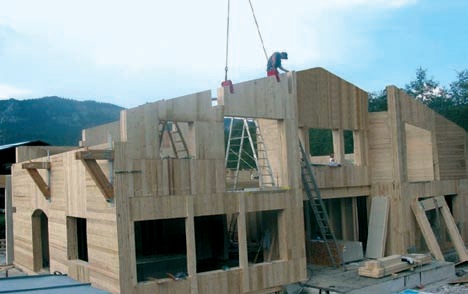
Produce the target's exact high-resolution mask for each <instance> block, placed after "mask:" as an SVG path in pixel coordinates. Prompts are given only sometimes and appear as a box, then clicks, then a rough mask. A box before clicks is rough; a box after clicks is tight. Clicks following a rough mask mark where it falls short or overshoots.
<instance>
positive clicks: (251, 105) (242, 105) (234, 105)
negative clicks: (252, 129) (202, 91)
mask: <svg viewBox="0 0 468 294" xmlns="http://www.w3.org/2000/svg"><path fill="white" fill-rule="evenodd" d="M291 75H292V73H290V74H283V75H281V79H280V82H277V81H276V79H275V78H273V77H270V78H262V79H257V80H253V81H248V82H243V83H239V84H235V85H234V93H231V92H230V91H229V89H227V88H221V89H219V91H218V104H219V105H224V115H225V116H234V117H239V116H240V117H248V118H270V119H282V118H285V117H288V111H287V104H288V103H290V93H289V83H291V81H289V80H288V79H290V78H291V77H290V76H291Z"/></svg>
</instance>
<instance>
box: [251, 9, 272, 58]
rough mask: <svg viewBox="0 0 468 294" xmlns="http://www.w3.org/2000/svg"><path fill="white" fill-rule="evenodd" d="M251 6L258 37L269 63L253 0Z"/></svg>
mask: <svg viewBox="0 0 468 294" xmlns="http://www.w3.org/2000/svg"><path fill="white" fill-rule="evenodd" d="M249 4H250V9H251V10H252V15H253V18H254V21H255V25H256V26H257V32H258V36H259V37H260V42H261V43H262V47H263V53H265V58H266V60H267V61H268V54H267V52H266V49H265V44H264V43H263V38H262V34H261V33H260V26H259V25H258V22H257V17H256V16H255V11H254V8H253V5H252V1H251V0H249Z"/></svg>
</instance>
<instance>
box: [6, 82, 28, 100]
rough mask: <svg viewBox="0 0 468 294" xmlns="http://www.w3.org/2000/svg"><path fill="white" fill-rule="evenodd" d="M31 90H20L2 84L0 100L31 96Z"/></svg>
mask: <svg viewBox="0 0 468 294" xmlns="http://www.w3.org/2000/svg"><path fill="white" fill-rule="evenodd" d="M31 93H32V92H31V91H30V90H25V89H19V88H16V87H14V86H10V85H4V84H0V99H8V98H21V97H26V96H29V95H31Z"/></svg>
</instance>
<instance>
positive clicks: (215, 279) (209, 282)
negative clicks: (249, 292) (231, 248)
mask: <svg viewBox="0 0 468 294" xmlns="http://www.w3.org/2000/svg"><path fill="white" fill-rule="evenodd" d="M197 278H198V293H200V294H201V293H242V292H243V291H242V283H241V282H242V271H241V270H239V269H237V270H236V269H233V270H228V271H212V272H209V273H201V274H198V275H197Z"/></svg>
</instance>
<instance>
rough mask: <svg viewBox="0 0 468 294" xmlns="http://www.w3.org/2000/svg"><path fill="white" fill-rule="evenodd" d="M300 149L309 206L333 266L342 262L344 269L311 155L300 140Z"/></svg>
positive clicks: (303, 183)
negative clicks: (310, 159) (311, 162)
mask: <svg viewBox="0 0 468 294" xmlns="http://www.w3.org/2000/svg"><path fill="white" fill-rule="evenodd" d="M299 147H300V149H301V178H302V185H303V186H304V190H305V192H306V194H307V198H308V199H309V204H310V207H311V208H312V211H313V213H314V217H315V220H316V221H317V225H318V227H319V229H320V234H321V235H322V238H323V241H324V244H325V247H326V248H327V252H328V255H329V257H330V260H331V262H332V264H333V266H334V267H335V268H336V267H338V265H339V264H340V262H339V260H341V264H342V265H343V267H344V261H343V255H342V252H341V251H340V250H339V248H338V243H337V242H336V238H335V234H334V233H333V230H332V229H331V227H330V221H329V218H328V213H327V210H326V208H325V205H324V203H323V200H322V197H321V196H320V190H319V188H318V186H317V182H316V181H315V177H314V174H313V173H312V168H311V166H310V161H309V155H308V154H307V153H306V152H305V150H304V147H303V146H302V143H301V140H299Z"/></svg>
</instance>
